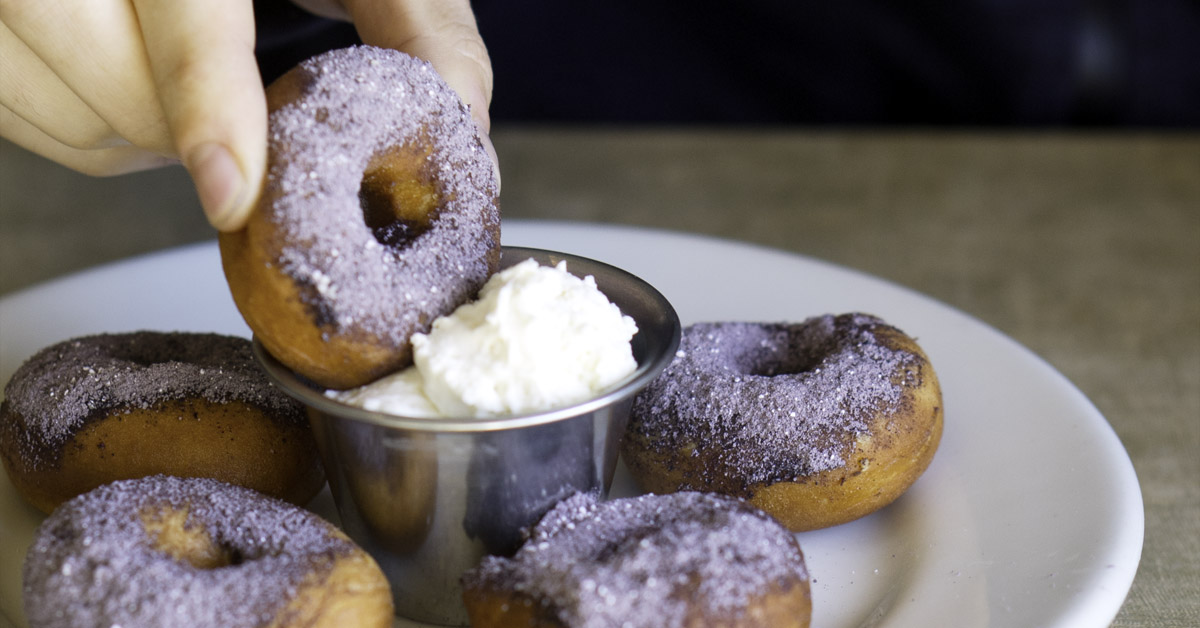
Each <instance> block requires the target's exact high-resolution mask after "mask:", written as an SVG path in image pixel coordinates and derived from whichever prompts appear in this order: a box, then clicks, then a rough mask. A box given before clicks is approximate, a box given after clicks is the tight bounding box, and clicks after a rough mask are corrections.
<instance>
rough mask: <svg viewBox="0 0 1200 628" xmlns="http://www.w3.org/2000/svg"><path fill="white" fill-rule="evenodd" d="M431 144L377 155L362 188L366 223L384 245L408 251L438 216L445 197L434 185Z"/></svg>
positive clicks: (410, 146)
mask: <svg viewBox="0 0 1200 628" xmlns="http://www.w3.org/2000/svg"><path fill="white" fill-rule="evenodd" d="M432 150H433V149H432V145H431V144H430V143H428V142H418V143H417V144H406V145H404V146H399V147H397V148H394V149H391V150H389V151H386V152H383V153H380V154H378V155H376V156H375V157H374V158H373V159H372V160H371V161H370V163H369V164H367V168H366V170H365V171H364V172H363V177H362V182H361V184H360V185H359V189H358V201H359V204H360V205H361V206H362V212H363V220H364V221H365V222H366V225H367V227H368V228H370V229H371V233H372V234H374V236H375V239H376V240H378V241H379V243H380V244H383V245H385V246H390V247H393V248H397V249H399V248H404V247H405V246H407V245H408V244H409V243H410V242H412V241H413V240H415V239H417V237H419V236H420V235H421V234H422V233H424V232H425V231H427V230H428V229H429V227H430V225H431V224H432V223H433V219H434V218H435V217H437V209H438V207H439V206H440V205H441V202H442V199H441V195H440V194H439V193H438V190H437V186H436V184H435V182H434V176H433V175H434V173H433V172H431V171H432V170H433V167H432V163H433V162H432V160H431V159H430V154H431V153H432Z"/></svg>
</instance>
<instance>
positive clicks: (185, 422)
mask: <svg viewBox="0 0 1200 628" xmlns="http://www.w3.org/2000/svg"><path fill="white" fill-rule="evenodd" d="M4 395H5V399H4V402H3V404H0V457H2V458H3V460H4V468H5V470H6V471H7V472H8V476H9V478H10V479H11V480H12V482H13V485H14V487H15V488H16V489H17V492H18V493H19V494H20V495H21V496H22V497H23V498H25V500H26V501H28V502H29V503H31V504H33V505H34V506H35V507H37V508H38V509H40V510H42V511H43V512H47V513H48V512H50V511H51V510H53V509H54V508H55V507H56V506H58V504H60V503H62V502H63V501H64V500H66V499H69V498H71V497H74V496H75V495H78V494H80V493H83V492H86V491H89V490H91V489H93V488H96V487H97V486H100V485H101V484H106V483H108V482H111V481H113V480H119V479H127V478H136V477H142V476H145V475H153V474H156V473H167V474H172V475H180V476H201V477H211V478H217V479H220V480H225V481H228V482H232V483H234V484H240V485H243V486H248V487H250V488H253V489H256V490H259V491H262V492H264V493H267V494H270V495H273V496H275V497H279V498H282V499H286V500H288V501H291V502H294V503H297V504H303V503H305V502H307V501H308V500H310V499H311V498H312V497H313V496H314V495H316V493H317V492H318V491H320V490H321V487H322V486H324V484H325V474H324V472H323V470H322V468H321V463H320V459H319V457H318V453H317V446H316V441H315V440H314V439H313V435H312V431H311V430H310V428H309V425H308V420H307V418H306V417H305V415H304V408H303V406H301V405H300V403H299V402H296V401H294V400H292V399H291V398H290V397H288V396H287V395H285V394H284V393H283V392H282V391H280V390H279V389H277V388H276V387H274V386H273V385H272V384H271V383H270V382H269V381H267V376H266V373H265V372H264V371H263V370H262V368H261V367H260V366H259V365H258V363H257V362H256V361H255V359H254V356H253V354H252V351H251V346H250V341H248V340H246V339H245V338H238V337H234V336H224V335H219V334H204V333H184V332H154V331H141V332H131V333H119V334H100V335H94V336H84V337H80V338H74V339H71V340H66V341H63V342H60V343H57V344H54V345H52V346H49V347H46V348H44V349H42V350H41V351H39V352H37V353H36V354H34V355H33V356H32V357H30V358H29V359H28V360H27V361H26V362H25V363H24V364H22V365H21V367H20V368H18V369H17V371H16V372H15V373H14V374H13V376H12V379H10V380H9V382H8V384H7V385H6V386H5V389H4Z"/></svg>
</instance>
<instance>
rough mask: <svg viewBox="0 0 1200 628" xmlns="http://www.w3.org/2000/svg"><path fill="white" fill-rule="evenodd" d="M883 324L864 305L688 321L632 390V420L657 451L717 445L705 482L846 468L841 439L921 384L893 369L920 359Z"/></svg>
mask: <svg viewBox="0 0 1200 628" xmlns="http://www.w3.org/2000/svg"><path fill="white" fill-rule="evenodd" d="M884 326H886V324H885V323H884V322H883V321H881V320H880V319H878V318H875V317H873V316H869V315H865V314H843V315H840V316H832V315H826V316H821V317H816V318H811V319H809V320H806V321H804V322H802V323H798V324H763V323H744V322H726V323H700V324H696V325H692V326H690V327H688V328H687V329H685V330H684V332H683V338H682V341H681V343H680V349H679V352H678V354H677V357H676V359H675V361H674V362H673V363H672V364H671V365H670V366H669V367H667V369H666V370H665V371H664V372H663V373H662V375H660V376H659V377H658V378H657V379H656V380H655V381H654V382H652V383H651V384H650V386H648V387H647V388H646V389H645V390H644V391H643V392H642V393H641V394H640V395H639V396H638V397H637V399H636V400H635V402H634V408H633V417H632V419H631V421H630V426H629V429H630V430H631V432H632V433H635V434H638V435H640V436H641V437H642V438H643V439H644V440H645V441H646V442H649V443H650V444H651V445H650V446H651V447H653V448H654V449H655V450H656V451H658V452H660V453H669V452H681V451H692V452H694V455H700V454H699V452H700V451H705V452H719V455H709V456H702V457H703V458H705V459H706V460H711V461H713V462H714V464H710V465H708V466H707V467H706V468H705V470H704V472H703V473H704V474H705V477H704V480H705V481H710V480H712V479H713V478H714V477H715V476H717V475H718V474H721V475H723V476H724V479H734V480H737V481H740V482H741V484H742V486H750V485H755V484H759V483H770V482H775V481H790V480H793V479H794V478H797V477H801V476H807V475H811V474H814V473H818V472H821V471H825V470H828V469H833V468H838V467H841V466H843V465H844V464H845V459H844V457H843V456H844V450H845V448H846V445H845V444H846V443H849V442H852V441H853V436H855V435H858V434H861V433H864V432H866V431H867V429H868V427H869V419H870V418H871V417H872V416H874V415H876V414H877V413H881V412H884V413H888V412H892V411H894V410H896V409H897V407H898V406H899V404H900V403H901V402H902V399H903V393H904V390H905V387H906V386H912V385H915V383H914V382H907V381H897V377H896V373H897V372H899V371H901V367H903V366H905V365H907V364H911V363H912V362H913V361H915V360H916V359H918V358H917V357H916V356H914V355H913V354H911V353H908V352H903V351H897V350H894V349H891V348H889V347H887V346H884V345H883V344H881V343H880V342H879V340H878V339H877V337H876V335H875V333H874V330H875V329H876V328H879V327H884ZM718 460H719V465H720V466H719V468H718V466H717V461H718ZM683 488H695V487H686V486H685V487H683Z"/></svg>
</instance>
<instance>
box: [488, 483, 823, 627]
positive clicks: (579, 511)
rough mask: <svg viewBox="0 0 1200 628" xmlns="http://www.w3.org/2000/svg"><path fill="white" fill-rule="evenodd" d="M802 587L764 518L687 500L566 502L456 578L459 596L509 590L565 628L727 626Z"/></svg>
mask: <svg viewBox="0 0 1200 628" xmlns="http://www.w3.org/2000/svg"><path fill="white" fill-rule="evenodd" d="M807 582H808V572H807V571H806V569H805V566H804V557H803V555H802V554H801V552H800V547H799V545H797V543H796V539H795V537H794V536H792V534H791V533H789V532H788V531H787V530H786V529H784V528H783V527H782V526H781V525H779V524H778V523H777V522H775V520H774V519H771V518H770V517H768V516H767V515H765V514H763V513H762V512H760V511H758V510H757V509H755V508H752V507H750V506H749V505H747V504H746V503H745V502H742V501H740V500H736V499H733V498H729V497H724V496H719V495H714V494H704V493H694V492H682V493H673V494H670V495H645V496H641V497H633V498H624V499H615V500H611V501H606V502H598V501H597V499H596V498H595V497H594V496H590V495H583V494H576V495H575V496H573V497H570V498H567V499H566V500H564V501H562V502H560V503H559V504H558V505H557V506H556V507H555V508H554V509H553V510H551V511H550V512H549V513H548V514H547V515H546V516H545V517H544V518H543V519H542V521H541V522H539V523H538V524H537V526H536V527H535V528H534V529H533V530H532V532H531V535H530V538H529V540H528V541H527V542H526V543H525V545H524V546H522V548H521V549H520V550H519V551H518V552H517V553H516V555H515V556H513V557H512V558H511V559H510V558H500V557H494V556H493V557H488V558H485V559H484V561H483V562H482V563H481V564H480V566H479V567H477V568H475V569H474V570H472V571H470V572H468V573H467V574H466V575H465V576H464V587H465V588H466V590H467V591H468V595H470V592H471V591H472V590H477V591H478V590H493V591H512V592H513V593H515V594H518V595H523V596H526V597H529V598H532V599H534V600H538V601H539V603H541V604H542V605H543V609H544V610H545V611H547V612H549V613H551V614H553V615H554V616H556V618H557V619H558V621H560V622H561V623H562V625H564V626H570V627H571V628H602V627H610V626H627V627H629V628H672V627H676V626H682V625H684V621H685V619H686V618H688V617H689V616H693V617H695V616H699V617H705V618H710V619H717V618H726V619H727V618H731V617H737V616H739V614H740V613H741V612H742V611H744V610H745V609H746V607H747V605H748V604H750V603H752V601H753V600H755V599H756V598H758V597H761V596H763V595H765V594H766V593H767V592H768V591H786V590H792V589H794V587H798V586H803V587H806V586H807ZM697 607H698V608H697ZM721 625H724V624H721Z"/></svg>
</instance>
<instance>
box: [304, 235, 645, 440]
mask: <svg viewBox="0 0 1200 628" xmlns="http://www.w3.org/2000/svg"><path fill="white" fill-rule="evenodd" d="M636 333H637V324H636V323H634V321H633V319H632V318H630V317H628V316H625V315H623V314H622V313H621V311H620V309H619V308H617V306H616V305H614V304H613V303H612V302H610V301H609V300H608V298H607V297H605V296H604V294H603V293H602V292H600V290H599V289H597V288H596V281H595V279H594V278H593V277H591V276H587V277H584V278H582V279H580V278H579V277H576V276H574V275H572V274H570V273H569V272H567V267H566V262H559V263H558V265H557V266H554V267H550V266H540V265H538V263H537V262H536V261H535V260H532V259H529V260H525V261H524V262H521V263H520V264H517V265H515V266H512V267H510V268H508V269H506V270H504V271H501V272H499V273H497V274H496V275H494V276H493V277H492V278H491V279H489V280H488V282H487V283H486V284H485V285H484V286H483V289H482V290H480V292H479V298H478V300H476V301H473V302H471V303H467V304H465V305H463V306H461V307H459V308H458V309H457V310H455V311H454V312H453V313H452V314H450V315H449V316H443V317H441V318H438V319H437V320H435V321H434V322H433V327H432V329H431V330H430V332H429V333H428V334H414V335H413V338H412V343H413V362H414V364H413V366H412V367H409V368H408V369H405V370H403V371H400V372H398V373H395V374H393V375H389V376H387V377H384V378H383V379H380V380H378V381H376V382H373V383H371V384H367V385H366V386H363V387H361V388H356V389H353V390H348V391H330V392H329V393H328V394H329V396H331V397H332V398H334V399H337V400H339V401H342V402H344V403H348V404H352V405H356V406H360V407H362V408H365V409H368V410H374V411H379V412H386V413H389V414H397V415H402V416H415V417H439V416H441V417H477V418H490V417H501V416H511V415H517V414H526V413H531V412H539V411H544V410H550V409H554V408H559V407H563V406H568V405H571V404H573V403H578V402H581V401H585V400H587V399H589V398H592V397H594V396H596V395H598V394H599V393H601V392H602V391H604V390H605V389H607V388H609V387H611V386H613V385H614V384H616V383H617V382H619V381H621V380H622V379H623V378H625V377H626V376H628V375H629V374H630V373H632V372H633V371H634V370H635V369H636V368H637V361H636V360H634V358H633V350H632V348H631V346H630V339H631V338H633V335H634V334H636Z"/></svg>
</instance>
